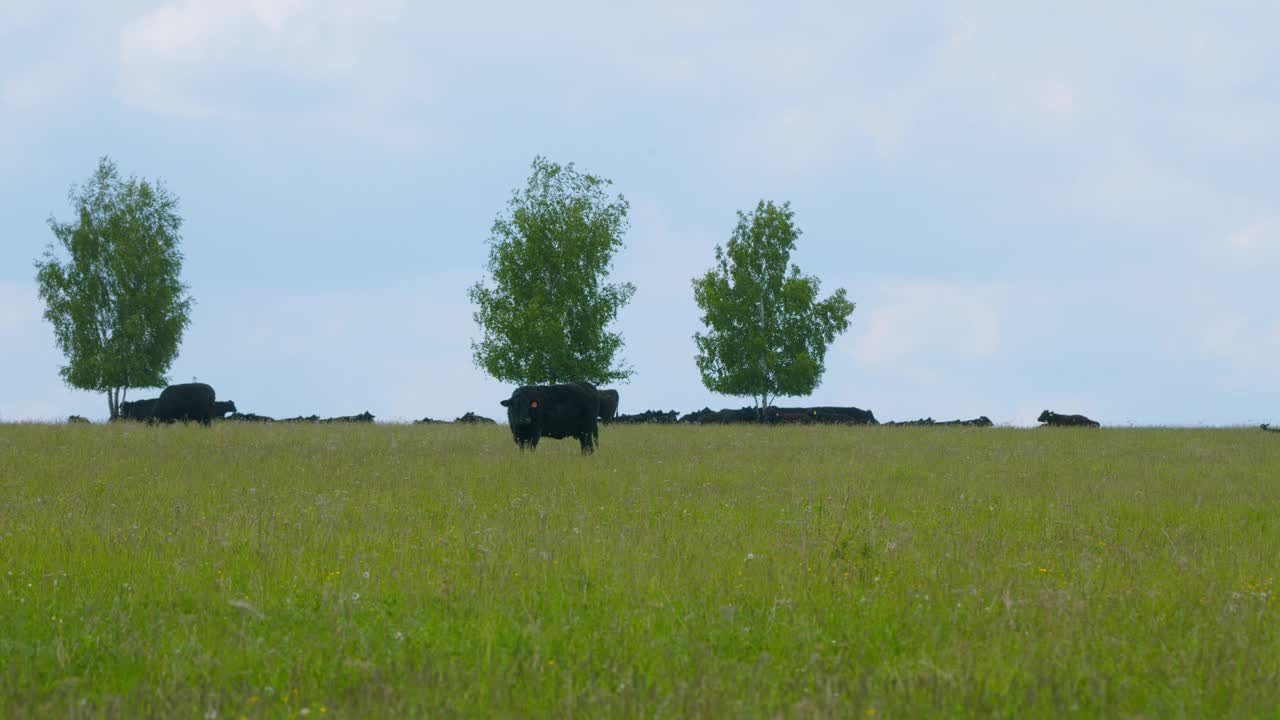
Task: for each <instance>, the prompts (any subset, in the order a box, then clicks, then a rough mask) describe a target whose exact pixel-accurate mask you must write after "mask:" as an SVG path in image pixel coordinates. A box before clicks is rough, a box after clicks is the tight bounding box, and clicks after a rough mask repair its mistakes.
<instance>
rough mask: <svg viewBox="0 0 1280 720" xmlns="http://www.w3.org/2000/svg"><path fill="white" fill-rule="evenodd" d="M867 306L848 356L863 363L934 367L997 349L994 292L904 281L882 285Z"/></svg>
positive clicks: (998, 316) (997, 322) (979, 355)
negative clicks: (895, 284)
mask: <svg viewBox="0 0 1280 720" xmlns="http://www.w3.org/2000/svg"><path fill="white" fill-rule="evenodd" d="M872 302H873V303H874V304H869V303H863V304H862V305H860V307H868V305H870V307H869V309H868V310H866V311H865V312H867V315H868V316H869V317H868V318H867V319H866V320H865V321H863V322H862V326H863V327H865V328H866V329H865V330H863V331H862V333H861V334H860V335H858V337H857V339H856V341H855V342H854V344H853V348H852V351H851V352H852V355H853V357H854V358H855V359H856V360H857V361H858V362H859V363H862V364H863V365H868V366H875V365H894V366H898V367H901V368H904V369H905V368H906V367H908V366H910V365H912V364H918V365H937V364H939V363H945V362H946V361H947V360H948V359H954V358H957V357H960V358H970V359H978V358H985V357H989V356H991V355H994V354H995V353H996V352H997V351H999V349H1000V312H999V310H998V307H997V304H996V301H995V299H994V297H993V293H992V292H991V291H990V290H986V289H982V288H972V287H964V286H958V285H946V284H941V283H908V284H903V285H898V286H896V287H892V288H889V289H887V290H886V291H885V292H883V293H881V298H880V299H879V300H878V301H875V300H873V301H872Z"/></svg>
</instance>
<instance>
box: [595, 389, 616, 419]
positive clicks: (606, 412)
mask: <svg viewBox="0 0 1280 720" xmlns="http://www.w3.org/2000/svg"><path fill="white" fill-rule="evenodd" d="M599 392H600V419H601V420H603V421H604V422H606V423H610V422H613V418H614V417H615V416H616V415H617V414H618V391H617V390H601V391H599Z"/></svg>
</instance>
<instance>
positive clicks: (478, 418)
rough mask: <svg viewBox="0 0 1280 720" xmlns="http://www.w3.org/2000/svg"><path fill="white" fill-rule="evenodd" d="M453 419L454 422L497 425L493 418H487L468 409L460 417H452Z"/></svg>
mask: <svg viewBox="0 0 1280 720" xmlns="http://www.w3.org/2000/svg"><path fill="white" fill-rule="evenodd" d="M453 421H454V422H456V423H468V424H472V425H497V424H498V423H497V421H496V420H494V419H493V418H487V417H485V416H483V415H477V414H475V413H473V412H470V411H468V412H467V413H466V414H465V415H463V416H462V417H459V418H454V420H453Z"/></svg>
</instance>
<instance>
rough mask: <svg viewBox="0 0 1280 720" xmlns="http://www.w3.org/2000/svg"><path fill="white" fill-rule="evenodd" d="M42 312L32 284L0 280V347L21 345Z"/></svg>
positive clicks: (36, 324) (42, 309)
mask: <svg viewBox="0 0 1280 720" xmlns="http://www.w3.org/2000/svg"><path fill="white" fill-rule="evenodd" d="M43 312H44V308H43V306H42V305H41V304H40V297H39V295H38V294H37V293H36V288H35V286H33V285H28V284H18V283H6V282H0V347H8V348H14V347H22V344H21V342H22V339H25V333H28V332H30V331H31V329H32V328H34V327H36V326H38V325H39V324H40V318H41V316H42V314H43Z"/></svg>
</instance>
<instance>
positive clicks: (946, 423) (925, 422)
mask: <svg viewBox="0 0 1280 720" xmlns="http://www.w3.org/2000/svg"><path fill="white" fill-rule="evenodd" d="M994 424H995V423H992V422H991V418H989V417H987V416H986V415H979V416H978V417H976V418H974V419H972V420H934V419H933V418H931V417H927V418H921V419H920V420H899V421H895V422H887V423H885V425H886V426H903V425H921V426H926V427H956V426H958V427H991V426H992V425H994Z"/></svg>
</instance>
